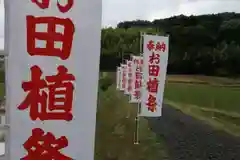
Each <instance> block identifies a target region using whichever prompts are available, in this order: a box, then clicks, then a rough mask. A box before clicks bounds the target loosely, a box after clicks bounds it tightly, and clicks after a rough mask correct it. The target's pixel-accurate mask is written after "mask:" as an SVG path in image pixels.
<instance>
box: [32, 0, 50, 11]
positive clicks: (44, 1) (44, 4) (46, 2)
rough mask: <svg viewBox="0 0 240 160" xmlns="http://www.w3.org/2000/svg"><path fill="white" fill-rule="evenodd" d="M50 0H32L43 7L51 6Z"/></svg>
mask: <svg viewBox="0 0 240 160" xmlns="http://www.w3.org/2000/svg"><path fill="white" fill-rule="evenodd" d="M49 1H50V0H41V2H39V0H32V2H33V3H36V4H37V6H38V7H40V8H42V9H46V8H48V7H49Z"/></svg>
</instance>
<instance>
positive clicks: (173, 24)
mask: <svg viewBox="0 0 240 160" xmlns="http://www.w3.org/2000/svg"><path fill="white" fill-rule="evenodd" d="M140 31H143V32H147V33H152V34H156V33H160V34H162V35H165V34H168V35H169V36H170V57H169V66H168V70H169V72H170V73H191V74H208V75H224V76H225V75H226V76H236V75H239V74H240V67H239V64H240V14H237V13H220V14H211V15H201V16H189V17H188V16H183V15H180V16H175V17H171V18H167V19H159V20H154V21H152V22H150V21H144V20H137V21H127V22H121V23H119V24H118V27H117V28H115V29H113V28H105V29H103V31H102V57H101V58H102V61H101V68H102V69H109V68H112V67H113V66H116V65H114V64H115V63H119V62H120V55H121V54H120V53H127V54H125V55H129V54H131V53H139V32H140ZM114 69H115V68H114Z"/></svg>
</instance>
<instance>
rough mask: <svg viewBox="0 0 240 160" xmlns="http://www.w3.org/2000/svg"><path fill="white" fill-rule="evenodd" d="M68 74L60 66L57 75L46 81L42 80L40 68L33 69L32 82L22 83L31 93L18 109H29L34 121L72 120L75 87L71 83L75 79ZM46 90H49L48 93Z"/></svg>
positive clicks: (48, 77)
mask: <svg viewBox="0 0 240 160" xmlns="http://www.w3.org/2000/svg"><path fill="white" fill-rule="evenodd" d="M67 72H68V70H67V68H65V67H64V66H59V67H58V74H57V75H54V76H46V80H44V79H41V75H42V71H41V69H40V68H39V67H38V66H33V67H31V73H32V80H31V81H29V82H23V83H22V88H23V90H24V91H25V92H27V91H29V93H28V95H27V97H26V98H25V100H24V101H23V102H22V103H21V104H20V105H19V106H18V109H19V110H25V109H27V108H28V107H29V108H30V117H31V119H32V120H36V119H37V118H39V119H40V120H42V121H44V120H53V119H56V120H67V121H70V120H72V118H73V116H72V113H71V111H72V101H73V90H74V86H73V84H72V82H69V81H73V80H75V77H74V76H73V75H72V74H68V73H67ZM47 82H48V83H49V84H47ZM44 89H48V92H46V91H44ZM60 96H61V97H60ZM39 108H40V109H39ZM48 110H49V111H61V112H48Z"/></svg>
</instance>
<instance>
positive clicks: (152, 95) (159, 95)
mask: <svg viewBox="0 0 240 160" xmlns="http://www.w3.org/2000/svg"><path fill="white" fill-rule="evenodd" d="M168 43H169V42H168V37H163V36H153V35H144V43H143V45H144V46H143V61H144V63H143V64H144V65H143V82H144V87H143V89H142V102H141V113H140V116H145V117H158V116H161V114H162V102H163V93H164V86H165V79H166V72H167V64H168V52H169V49H168Z"/></svg>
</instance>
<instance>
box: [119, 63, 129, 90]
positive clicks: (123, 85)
mask: <svg viewBox="0 0 240 160" xmlns="http://www.w3.org/2000/svg"><path fill="white" fill-rule="evenodd" d="M126 82H127V65H126V64H121V88H120V90H121V91H123V92H125V88H126V85H127V84H126Z"/></svg>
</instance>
